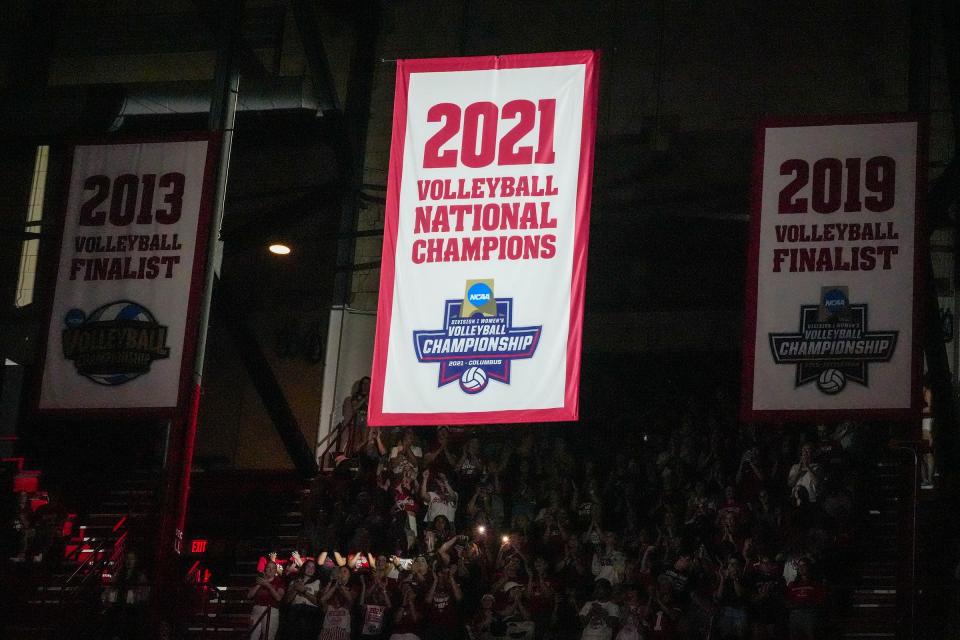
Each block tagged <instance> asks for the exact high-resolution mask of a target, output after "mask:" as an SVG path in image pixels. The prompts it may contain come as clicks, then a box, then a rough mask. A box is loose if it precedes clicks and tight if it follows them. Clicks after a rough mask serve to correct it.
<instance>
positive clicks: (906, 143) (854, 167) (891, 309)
mask: <svg viewBox="0 0 960 640" xmlns="http://www.w3.org/2000/svg"><path fill="white" fill-rule="evenodd" d="M921 140H922V136H921V125H920V123H919V122H918V120H917V119H916V118H909V117H896V116H895V117H878V118H858V119H820V120H806V121H790V122H785V121H770V122H766V123H763V124H762V125H761V126H760V127H759V129H758V139H757V150H756V164H755V166H754V194H753V209H752V219H751V234H750V238H751V241H750V257H749V262H748V265H749V267H748V280H747V295H746V298H747V308H746V323H745V325H746V326H745V333H744V358H743V367H744V369H743V394H742V401H741V410H742V414H743V415H742V417H743V419H744V420H746V421H800V420H829V419H844V418H869V417H874V418H889V419H909V418H911V417H915V416H916V415H917V414H918V412H919V399H920V394H919V392H918V381H919V374H920V364H921V361H920V344H921V341H920V338H919V329H920V317H921V315H920V312H919V309H920V302H921V299H922V291H923V290H922V288H921V286H920V285H921V273H922V271H923V270H922V269H921V267H920V258H921V256H922V255H923V254H922V249H923V247H924V246H925V245H924V243H923V236H922V233H921V232H920V229H921V224H920V223H921V220H920V217H921V207H920V193H921V190H920V188H919V186H918V185H922V184H924V182H923V173H922V165H921V158H922V157H923V153H922V146H921Z"/></svg>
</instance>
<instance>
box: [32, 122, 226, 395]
mask: <svg viewBox="0 0 960 640" xmlns="http://www.w3.org/2000/svg"><path fill="white" fill-rule="evenodd" d="M213 150H214V145H213V144H212V142H211V140H210V137H209V135H208V134H200V135H195V136H181V137H179V138H177V139H176V140H175V141H156V142H153V141H148V142H131V143H116V144H82V145H78V146H76V147H74V149H73V162H72V171H71V177H70V186H69V191H68V193H67V203H66V210H65V212H64V220H63V231H62V238H61V244H60V252H59V255H60V261H59V268H58V272H57V276H56V289H55V293H54V296H53V303H52V306H51V310H50V317H49V324H48V334H47V340H46V352H45V356H44V361H43V366H42V376H43V377H42V381H41V385H40V397H39V410H40V411H71V410H83V411H97V412H114V413H130V412H132V411H143V410H147V411H151V412H159V413H164V412H172V411H173V410H175V409H177V408H178V407H180V406H181V404H182V403H183V402H184V401H185V399H186V397H187V396H186V394H185V393H184V388H185V383H187V382H189V371H190V367H191V366H192V358H193V355H194V347H195V342H196V330H197V327H196V315H197V314H196V312H197V311H198V304H199V296H200V295H201V293H202V288H203V266H204V262H205V259H206V238H207V234H208V228H207V227H208V218H209V208H210V195H211V194H210V191H211V189H212V188H213V179H212V176H213V168H214V162H213V156H214V153H213Z"/></svg>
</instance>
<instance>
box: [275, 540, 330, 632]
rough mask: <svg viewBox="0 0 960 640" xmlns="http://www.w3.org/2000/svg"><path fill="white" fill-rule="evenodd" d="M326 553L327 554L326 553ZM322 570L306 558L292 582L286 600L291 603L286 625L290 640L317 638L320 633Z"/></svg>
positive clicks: (285, 620)
mask: <svg viewBox="0 0 960 640" xmlns="http://www.w3.org/2000/svg"><path fill="white" fill-rule="evenodd" d="M324 555H326V554H324ZM319 592H320V572H319V571H317V563H316V562H314V561H313V560H309V559H308V560H305V561H304V563H303V565H302V566H301V567H300V572H299V574H297V577H296V578H295V579H294V580H292V581H291V582H290V585H289V587H288V588H287V593H286V596H285V600H286V601H287V602H288V603H289V604H290V607H289V608H288V609H287V612H286V615H285V619H284V626H286V627H287V630H288V631H289V633H290V635H289V636H288V638H289V639H290V640H315V638H316V637H317V635H318V634H319V633H320V606H319V602H320V596H319Z"/></svg>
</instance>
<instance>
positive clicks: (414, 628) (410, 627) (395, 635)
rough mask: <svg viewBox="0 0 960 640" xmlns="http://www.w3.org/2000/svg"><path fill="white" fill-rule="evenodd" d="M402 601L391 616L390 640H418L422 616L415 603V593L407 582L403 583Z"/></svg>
mask: <svg viewBox="0 0 960 640" xmlns="http://www.w3.org/2000/svg"><path fill="white" fill-rule="evenodd" d="M402 593H403V596H402V597H403V601H402V602H401V603H400V606H399V607H398V608H397V610H396V611H395V612H394V614H393V626H392V630H391V634H390V640H420V629H421V627H422V621H423V614H422V613H421V610H420V607H419V605H418V603H417V592H416V591H414V589H413V585H411V584H410V583H409V582H405V583H403V587H402Z"/></svg>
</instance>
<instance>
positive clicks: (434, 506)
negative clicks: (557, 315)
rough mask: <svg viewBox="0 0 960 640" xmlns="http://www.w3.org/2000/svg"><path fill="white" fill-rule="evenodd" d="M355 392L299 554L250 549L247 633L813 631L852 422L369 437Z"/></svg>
mask: <svg viewBox="0 0 960 640" xmlns="http://www.w3.org/2000/svg"><path fill="white" fill-rule="evenodd" d="M366 388H367V385H366V384H365V383H364V381H360V382H358V384H357V385H355V387H354V393H353V394H352V395H351V397H350V398H348V399H347V401H346V402H345V405H344V417H345V419H346V420H347V422H348V424H347V430H348V432H349V433H350V439H349V440H350V444H349V449H348V450H347V451H345V452H344V455H341V456H339V457H338V458H337V460H336V468H335V469H334V470H333V472H332V473H329V474H326V475H324V476H322V477H320V478H318V480H317V484H316V486H315V488H314V491H313V492H312V493H311V497H310V502H309V504H308V505H306V506H305V512H306V513H305V515H306V517H307V522H306V525H305V528H304V531H303V535H302V540H301V544H300V548H299V549H297V550H295V551H294V552H293V553H292V554H291V555H290V557H289V559H284V560H283V561H282V562H278V561H277V559H276V555H275V554H271V555H267V554H266V553H265V554H264V558H262V560H261V567H259V568H260V569H261V570H262V571H261V573H260V575H259V576H258V578H257V581H256V584H254V585H252V587H251V589H250V592H249V594H248V595H249V597H250V598H251V599H252V600H253V601H254V604H255V609H254V619H255V622H256V625H255V627H254V628H253V630H252V633H251V637H252V638H267V639H269V640H273V638H275V637H279V638H282V639H284V640H301V639H309V640H314V639H315V638H318V637H319V638H321V640H334V639H335V640H350V639H375V638H379V639H383V640H388V639H389V640H432V639H437V640H440V639H443V640H457V639H462V638H471V639H477V640H486V639H492V638H517V639H520V638H524V639H528V640H534V639H536V640H540V639H544V640H546V639H556V640H563V639H570V640H574V639H582V640H639V639H648V640H653V639H669V638H710V639H712V640H718V639H724V638H752V639H756V640H763V639H783V638H795V639H814V638H823V637H824V629H825V625H827V623H828V617H829V616H828V611H829V607H830V598H829V597H828V594H829V590H828V588H827V587H828V585H829V584H830V582H831V581H833V580H835V579H836V577H837V576H836V575H835V572H836V571H840V570H842V568H843V563H842V562H840V561H839V558H842V557H844V556H845V555H848V554H847V551H848V547H849V544H850V533H851V527H852V522H851V520H852V515H853V512H854V508H853V505H854V499H855V498H854V497H855V495H856V492H857V489H856V483H857V480H858V475H857V473H856V469H857V465H856V464H855V463H854V461H855V460H856V459H857V457H858V456H857V447H858V443H859V437H860V436H859V433H860V431H859V430H858V428H857V427H856V425H853V424H850V423H843V424H840V425H839V426H836V427H830V428H828V427H827V426H825V425H820V426H819V427H816V428H810V429H799V428H796V427H791V428H789V429H773V428H755V427H749V426H742V425H739V424H738V423H737V421H736V419H735V412H734V410H733V406H732V402H730V400H729V399H728V397H727V396H725V395H724V394H723V393H722V392H716V393H713V394H706V395H704V394H697V395H689V396H681V395H678V396H677V397H673V398H670V399H669V402H667V401H665V402H663V403H662V404H660V405H657V406H652V407H651V409H650V410H649V411H648V412H646V413H644V414H643V415H638V416H637V417H636V419H635V420H633V421H631V422H629V423H627V422H621V423H607V424H602V425H592V426H584V425H576V426H570V425H539V426H530V425H516V426H502V427H484V428H470V429H455V428H444V427H441V428H417V429H368V428H366V425H365V424H364V419H365V406H366V405H365V393H366ZM272 551H274V552H276V551H277V550H276V549H274V550H272ZM281 551H282V555H283V556H286V555H287V553H288V552H289V551H290V550H281Z"/></svg>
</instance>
